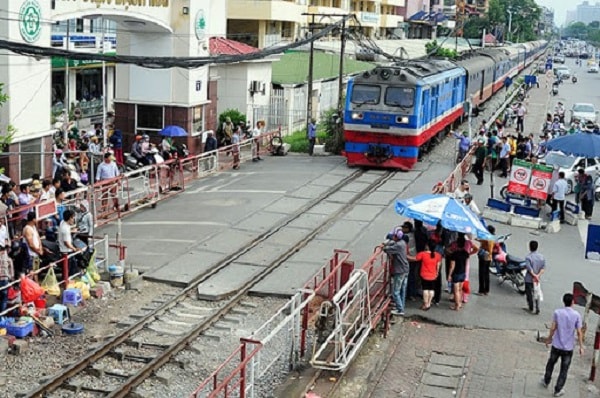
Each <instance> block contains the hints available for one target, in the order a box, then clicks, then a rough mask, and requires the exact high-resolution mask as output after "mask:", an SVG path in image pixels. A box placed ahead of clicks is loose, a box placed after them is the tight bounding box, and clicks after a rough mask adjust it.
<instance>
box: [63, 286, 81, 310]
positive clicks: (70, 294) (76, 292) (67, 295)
mask: <svg viewBox="0 0 600 398" xmlns="http://www.w3.org/2000/svg"><path fill="white" fill-rule="evenodd" d="M82 302H83V298H82V296H81V289H76V288H71V289H66V290H65V291H64V292H63V296H62V303H63V304H64V305H67V304H70V305H73V306H78V305H79V304H81V303H82Z"/></svg>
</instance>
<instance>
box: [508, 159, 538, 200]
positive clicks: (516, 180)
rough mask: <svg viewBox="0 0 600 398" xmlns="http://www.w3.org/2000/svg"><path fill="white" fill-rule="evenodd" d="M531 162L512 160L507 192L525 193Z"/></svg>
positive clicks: (527, 186) (529, 177)
mask: <svg viewBox="0 0 600 398" xmlns="http://www.w3.org/2000/svg"><path fill="white" fill-rule="evenodd" d="M532 166H533V165H532V164H531V163H529V162H525V161H523V160H521V159H515V160H514V161H513V164H512V167H511V170H510V180H509V181H508V192H510V193H514V194H519V195H527V192H528V190H529V181H530V180H531V168H532Z"/></svg>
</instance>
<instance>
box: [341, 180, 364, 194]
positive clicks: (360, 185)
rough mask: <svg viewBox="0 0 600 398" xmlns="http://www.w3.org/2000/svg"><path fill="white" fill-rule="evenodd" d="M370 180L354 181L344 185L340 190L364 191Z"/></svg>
mask: <svg viewBox="0 0 600 398" xmlns="http://www.w3.org/2000/svg"><path fill="white" fill-rule="evenodd" d="M369 184H370V182H367V181H364V182H363V181H354V182H351V183H350V184H348V185H346V186H344V187H342V188H341V189H340V191H342V192H357V193H358V192H362V191H364V190H365V188H367V187H368V186H369Z"/></svg>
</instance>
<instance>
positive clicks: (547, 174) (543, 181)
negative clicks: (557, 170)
mask: <svg viewBox="0 0 600 398" xmlns="http://www.w3.org/2000/svg"><path fill="white" fill-rule="evenodd" d="M553 171H554V169H553V168H552V167H550V166H546V165H543V164H534V165H533V168H532V170H531V181H530V182H529V193H528V194H527V196H529V197H531V198H533V199H541V200H546V198H547V197H548V193H549V192H550V188H551V182H552V172H553Z"/></svg>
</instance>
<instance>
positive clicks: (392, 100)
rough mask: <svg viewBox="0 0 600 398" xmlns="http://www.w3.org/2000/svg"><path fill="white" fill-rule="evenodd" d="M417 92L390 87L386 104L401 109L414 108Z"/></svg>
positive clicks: (410, 89) (386, 95) (406, 88)
mask: <svg viewBox="0 0 600 398" xmlns="http://www.w3.org/2000/svg"><path fill="white" fill-rule="evenodd" d="M414 97H415V90H414V89H413V88H408V87H388V88H387V90H385V104H386V105H387V106H397V107H399V108H412V107H413V105H414V103H415V101H414Z"/></svg>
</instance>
